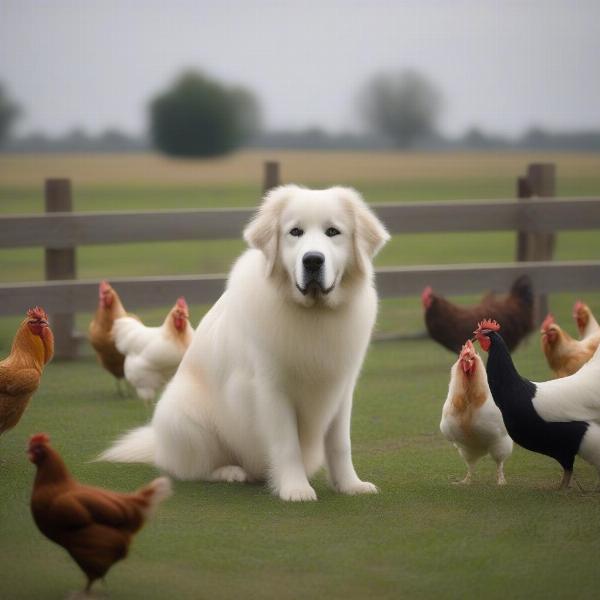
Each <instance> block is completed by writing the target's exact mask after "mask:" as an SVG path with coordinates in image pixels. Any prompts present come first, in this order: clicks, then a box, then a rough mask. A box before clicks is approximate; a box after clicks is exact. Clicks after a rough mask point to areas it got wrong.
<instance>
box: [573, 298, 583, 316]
mask: <svg viewBox="0 0 600 600" xmlns="http://www.w3.org/2000/svg"><path fill="white" fill-rule="evenodd" d="M582 308H585V302H583V301H582V300H577V302H575V304H573V315H576V314H577V313H578V312H579V311H580V310H581V309H582Z"/></svg>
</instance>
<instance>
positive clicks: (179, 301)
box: [176, 296, 188, 310]
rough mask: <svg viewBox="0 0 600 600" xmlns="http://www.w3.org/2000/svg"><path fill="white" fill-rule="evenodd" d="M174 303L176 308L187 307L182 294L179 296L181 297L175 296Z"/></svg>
mask: <svg viewBox="0 0 600 600" xmlns="http://www.w3.org/2000/svg"><path fill="white" fill-rule="evenodd" d="M176 305H177V308H181V309H182V310H187V309H188V305H187V302H186V301H185V298H184V297H183V296H181V298H177V302H176Z"/></svg>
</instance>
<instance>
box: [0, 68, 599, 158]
mask: <svg viewBox="0 0 600 600" xmlns="http://www.w3.org/2000/svg"><path fill="white" fill-rule="evenodd" d="M443 107H444V98H443V95H442V93H441V91H440V90H439V89H438V88H437V86H436V85H435V84H434V83H432V82H431V81H429V80H428V79H427V78H426V77H425V76H423V75H422V74H420V73H418V72H416V71H413V70H404V71H399V72H387V73H379V74H376V75H374V76H373V77H372V78H370V79H369V80H367V81H366V82H365V83H364V85H363V86H362V88H361V89H360V90H359V93H358V94H357V97H356V108H357V116H358V117H359V118H361V119H362V122H363V123H364V125H365V132H364V133H353V132H342V133H335V134H334V133H330V132H328V131H326V130H325V129H322V128H319V127H309V128H306V129H304V130H279V131H272V130H271V131H265V130H264V128H263V127H262V111H261V106H260V103H259V101H258V99H257V97H256V96H255V95H254V94H253V93H252V91H251V90H249V89H247V88H244V87H242V86H239V85H225V84H223V83H221V82H219V81H217V80H216V79H214V78H212V77H210V76H208V75H206V74H204V73H200V72H194V71H186V72H184V73H183V74H181V75H180V76H179V77H177V78H176V79H175V80H174V82H173V83H172V84H171V85H170V86H169V87H168V88H166V89H165V90H163V91H162V92H160V93H159V94H157V95H156V96H154V98H153V99H151V101H150V102H149V105H148V135H147V137H141V136H139V137H136V136H132V135H128V134H126V133H123V132H121V131H119V130H117V129H107V130H106V131H104V132H102V133H100V134H97V135H92V134H89V133H87V132H85V131H84V130H83V129H81V128H76V129H73V130H71V131H69V132H68V133H66V134H64V135H62V136H58V137H49V136H47V135H45V134H43V133H32V134H29V135H27V136H21V137H19V138H15V137H11V136H10V131H11V127H12V126H13V124H14V122H15V120H16V119H17V118H18V116H19V114H20V112H21V111H20V108H19V106H18V105H17V103H16V102H14V101H13V100H12V99H11V98H10V97H9V95H8V93H7V92H6V90H5V89H4V88H3V86H2V85H1V84H0V151H3V152H22V153H27V152H145V151H149V150H151V149H153V148H156V149H158V150H159V151H161V152H164V153H165V154H169V155H172V156H175V157H195V156H200V157H205V156H219V155H222V154H226V153H228V152H231V151H233V150H235V149H236V148H238V147H240V146H244V147H255V148H289V149H302V150H390V149H394V148H397V149H402V150H409V149H411V150H423V151H427V150H436V151H440V150H441V151H443V150H448V151H450V150H477V151H485V150H557V151H587V152H600V130H589V131H563V132H555V131H549V130H546V129H544V128H542V127H532V128H531V129H529V130H527V131H526V132H524V133H523V134H522V135H521V136H519V137H516V138H511V137H507V136H502V135H495V134H492V133H489V132H486V131H484V130H482V129H481V128H478V127H472V128H471V129H469V130H468V131H467V132H466V133H465V134H464V135H462V136H459V137H454V138H449V137H445V136H443V135H441V134H440V133H439V131H438V127H437V124H438V121H439V117H440V114H441V112H442V110H443Z"/></svg>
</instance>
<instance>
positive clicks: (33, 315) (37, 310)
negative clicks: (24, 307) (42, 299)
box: [27, 306, 48, 321]
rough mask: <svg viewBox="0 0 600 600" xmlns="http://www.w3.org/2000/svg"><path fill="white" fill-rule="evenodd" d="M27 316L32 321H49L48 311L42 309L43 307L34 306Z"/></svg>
mask: <svg viewBox="0 0 600 600" xmlns="http://www.w3.org/2000/svg"><path fill="white" fill-rule="evenodd" d="M27 316H28V317H29V318H30V319H36V320H37V321H41V320H44V321H47V320H48V315H47V314H46V311H45V310H44V309H43V308H42V307H41V306H34V307H33V308H30V309H29V310H28V311H27Z"/></svg>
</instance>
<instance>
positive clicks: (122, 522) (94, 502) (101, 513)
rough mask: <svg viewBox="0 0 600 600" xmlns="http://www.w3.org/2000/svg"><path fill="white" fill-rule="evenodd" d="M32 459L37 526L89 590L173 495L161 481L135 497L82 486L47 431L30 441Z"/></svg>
mask: <svg viewBox="0 0 600 600" xmlns="http://www.w3.org/2000/svg"><path fill="white" fill-rule="evenodd" d="M28 455H29V460H31V462H32V463H34V464H35V466H36V467H37V473H36V476H35V481H34V483H33V491H32V494H31V513H32V515H33V519H34V521H35V524H36V525H37V526H38V529H39V530H40V531H41V532H42V533H43V534H44V535H45V536H46V537H47V538H48V539H50V540H52V541H53V542H55V543H57V544H59V545H60V546H62V547H63V548H65V550H67V552H68V553H69V554H70V555H71V557H72V558H73V560H74V561H75V562H76V563H77V564H78V565H79V567H80V568H81V570H82V571H83V572H84V573H85V575H86V577H87V580H88V581H87V587H86V592H87V591H89V590H90V588H91V586H92V584H93V583H94V581H95V580H96V579H99V578H102V577H104V575H106V573H107V571H108V570H109V569H110V568H111V567H112V565H113V564H114V563H116V562H117V561H119V560H122V559H123V558H125V557H126V556H127V551H128V550H129V544H130V543H131V538H132V536H133V534H134V533H136V532H137V531H139V529H140V528H141V527H142V525H144V522H145V521H146V519H147V517H148V516H150V515H151V514H152V512H153V511H154V510H155V509H156V507H157V506H158V505H159V504H160V503H161V502H162V501H163V500H164V499H165V498H167V497H168V496H170V495H171V482H170V480H169V479H168V478H167V477H159V478H158V479H155V480H154V481H152V482H151V483H150V484H149V485H147V486H145V487H143V488H141V489H140V490H138V491H137V492H135V493H133V494H120V493H117V492H111V491H108V490H104V489H101V488H95V487H90V486H86V485H81V484H80V483H79V482H77V481H76V480H75V479H74V478H73V477H72V476H71V474H70V473H69V471H68V469H67V467H66V465H65V463H64V462H63V459H62V458H61V456H60V455H59V454H58V452H57V451H56V450H54V449H53V448H52V447H51V446H50V439H49V437H48V436H47V435H46V434H44V433H38V434H36V435H34V436H32V437H31V439H30V441H29V449H28Z"/></svg>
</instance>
